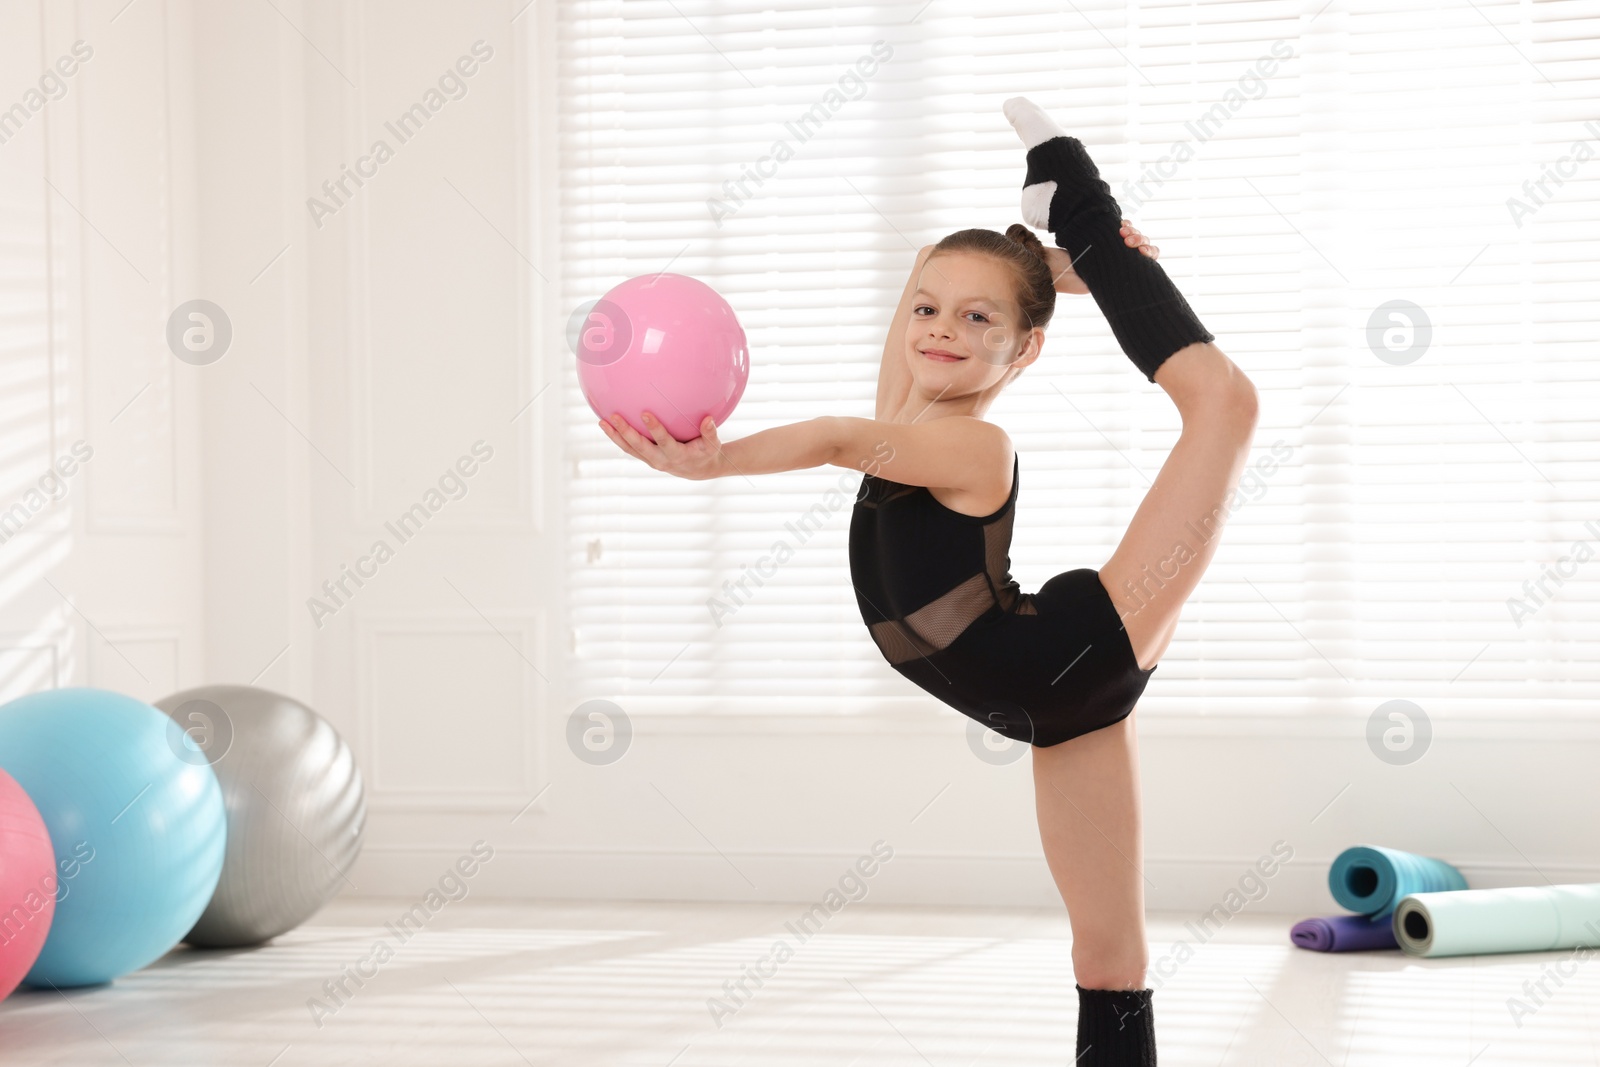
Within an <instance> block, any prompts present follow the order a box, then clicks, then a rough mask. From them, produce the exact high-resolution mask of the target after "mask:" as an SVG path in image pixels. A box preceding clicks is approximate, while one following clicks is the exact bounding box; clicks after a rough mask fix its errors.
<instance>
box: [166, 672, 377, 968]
mask: <svg viewBox="0 0 1600 1067" xmlns="http://www.w3.org/2000/svg"><path fill="white" fill-rule="evenodd" d="M156 707H158V708H160V709H161V710H162V711H164V712H166V714H167V716H168V717H169V718H171V719H172V720H173V722H174V724H175V726H174V730H173V731H172V738H173V742H172V743H173V747H174V751H176V752H178V754H179V756H180V757H181V758H186V759H190V760H200V759H204V760H206V761H207V762H209V763H210V764H211V768H212V770H213V771H215V772H216V775H217V781H218V782H220V783H221V785H222V798H223V802H224V804H225V805H226V807H227V812H228V831H227V848H226V851H225V852H224V854H223V859H222V880H221V881H219V882H218V883H217V890H216V892H215V893H213V894H212V896H211V903H210V904H209V905H207V906H206V910H205V911H204V912H202V913H201V915H200V918H199V920H198V921H197V922H196V923H195V924H194V929H192V930H190V931H189V932H188V934H187V935H185V936H184V940H185V941H187V942H188V943H189V944H191V945H196V946H199V947H202V948H235V947H240V946H244V945H257V944H260V943H261V942H263V941H266V940H267V939H268V938H272V937H276V936H277V935H278V934H281V933H283V932H284V931H286V930H292V929H294V928H295V927H296V926H298V925H300V924H301V923H302V922H304V921H305V920H307V919H309V918H310V917H311V916H312V915H313V914H315V913H316V912H317V910H318V909H320V908H321V907H322V906H323V905H324V904H326V903H327V902H328V901H329V900H330V899H332V898H333V895H334V894H335V893H337V892H338V891H339V888H340V887H341V886H343V885H345V884H346V879H345V875H346V873H347V872H348V871H349V870H350V866H351V864H353V863H355V860H356V856H357V855H359V854H360V852H361V837H362V833H363V831H364V830H365V828H366V814H367V808H366V801H365V799H364V797H363V795H362V788H361V771H360V769H359V768H357V767H356V761H355V756H354V755H353V754H352V753H351V751H350V746H349V745H347V744H345V742H344V738H342V737H340V736H339V732H338V731H337V730H335V729H334V728H333V726H332V725H330V724H329V722H328V721H327V720H326V719H324V718H323V717H322V716H320V715H318V714H317V713H316V712H314V711H312V710H311V709H310V708H308V707H306V706H305V705H304V704H302V703H300V702H299V701H297V700H293V699H291V698H289V697H286V696H284V695H283V694H281V693H273V692H269V691H268V690H265V689H257V688H255V687H254V686H248V685H205V686H200V687H198V688H196V689H185V690H183V691H181V692H177V693H173V694H172V695H171V696H169V697H166V698H165V699H163V700H160V701H157V702H156ZM185 733H187V734H188V735H189V737H190V738H191V739H192V740H193V742H194V746H196V747H198V749H199V751H198V752H196V751H195V747H191V746H190V745H188V744H185V743H184V742H183V739H182V735H183V734H185Z"/></svg>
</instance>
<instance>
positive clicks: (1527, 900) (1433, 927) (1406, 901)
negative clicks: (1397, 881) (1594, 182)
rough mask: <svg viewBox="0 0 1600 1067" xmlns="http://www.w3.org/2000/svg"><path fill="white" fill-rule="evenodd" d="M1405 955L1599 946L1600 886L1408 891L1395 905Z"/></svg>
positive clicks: (1397, 935)
mask: <svg viewBox="0 0 1600 1067" xmlns="http://www.w3.org/2000/svg"><path fill="white" fill-rule="evenodd" d="M1393 923H1394V935H1395V940H1397V941H1398V942H1399V943H1400V949H1401V951H1403V952H1404V953H1405V954H1406V955H1408V956H1467V955H1476V954H1478V953H1486V952H1544V951H1548V950H1550V949H1557V948H1578V947H1579V946H1585V945H1586V946H1590V947H1597V946H1600V884H1595V885H1541V886H1534V885H1522V886H1514V887H1511V888H1509V889H1465V890H1460V891H1457V892H1439V893H1413V894H1409V895H1407V896H1406V897H1404V898H1402V899H1401V900H1400V902H1399V906H1398V907H1397V908H1396V909H1395V912H1394V917H1393Z"/></svg>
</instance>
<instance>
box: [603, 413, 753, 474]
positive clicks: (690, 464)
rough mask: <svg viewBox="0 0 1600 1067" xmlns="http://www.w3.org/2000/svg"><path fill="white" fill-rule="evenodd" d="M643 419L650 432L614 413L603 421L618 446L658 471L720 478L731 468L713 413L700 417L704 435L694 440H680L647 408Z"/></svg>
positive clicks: (701, 430) (642, 416)
mask: <svg viewBox="0 0 1600 1067" xmlns="http://www.w3.org/2000/svg"><path fill="white" fill-rule="evenodd" d="M640 419H641V420H642V421H643V422H644V426H645V429H646V430H647V431H649V433H650V436H649V437H645V436H644V435H643V434H641V433H640V432H639V431H638V430H635V429H634V428H633V426H632V425H631V424H630V423H629V422H628V420H627V419H625V418H623V417H622V416H621V415H619V414H615V413H613V414H612V416H611V420H610V421H609V422H608V421H606V420H604V419H602V420H601V421H600V428H601V429H603V430H604V431H605V432H606V436H607V437H609V438H611V439H612V440H613V441H615V442H616V443H617V447H618V448H620V449H622V450H623V451H624V452H626V453H628V454H629V455H630V456H633V457H634V458H635V459H640V460H643V461H644V462H645V463H648V464H649V465H650V466H651V467H652V468H654V469H655V470H658V471H665V472H666V473H668V474H671V475H675V476H677V477H679V478H687V479H689V480H690V481H692V482H703V481H707V480H709V479H711V478H720V477H721V476H723V475H724V474H726V473H728V471H727V458H726V457H725V456H724V455H723V454H722V444H721V442H720V441H718V440H717V424H716V423H715V422H714V421H713V420H712V418H711V416H710V415H707V416H706V417H705V418H704V419H701V420H700V436H699V437H696V438H694V439H693V440H690V441H679V440H677V439H676V438H674V437H673V436H672V435H671V434H670V433H668V432H667V428H666V427H665V426H663V425H661V421H660V420H659V419H657V418H656V417H655V416H654V415H652V414H650V412H648V411H646V412H644V413H643V414H642V415H641V416H640Z"/></svg>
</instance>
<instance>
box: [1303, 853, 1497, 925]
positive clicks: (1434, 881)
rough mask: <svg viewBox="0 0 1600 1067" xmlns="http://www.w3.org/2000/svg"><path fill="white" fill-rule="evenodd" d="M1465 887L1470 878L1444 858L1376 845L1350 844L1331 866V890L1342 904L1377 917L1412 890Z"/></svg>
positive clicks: (1427, 890) (1349, 908)
mask: <svg viewBox="0 0 1600 1067" xmlns="http://www.w3.org/2000/svg"><path fill="white" fill-rule="evenodd" d="M1465 888H1467V880H1466V879H1465V878H1463V877H1462V875H1461V872H1460V871H1458V870H1456V869H1455V868H1454V867H1452V866H1450V865H1449V864H1448V863H1446V862H1444V860H1436V859H1433V858H1432V857H1430V856H1418V855H1416V854H1414V853H1411V852H1401V851H1400V850H1399V849H1395V848H1380V847H1378V846H1376V845H1357V846H1356V847H1354V848H1347V849H1345V850H1344V851H1343V852H1341V853H1339V855H1337V856H1335V857H1334V860H1333V865H1332V866H1331V867H1329V868H1328V891H1329V892H1331V893H1332V894H1333V899H1334V900H1337V901H1338V902H1339V906H1340V907H1341V908H1345V909H1347V910H1349V911H1353V912H1357V913H1359V914H1361V915H1370V916H1373V917H1375V918H1376V917H1379V916H1383V915H1388V914H1390V913H1391V912H1393V911H1394V908H1395V905H1396V904H1398V903H1400V898H1401V897H1404V896H1408V895H1410V894H1412V893H1437V892H1443V891H1445V890H1452V889H1465Z"/></svg>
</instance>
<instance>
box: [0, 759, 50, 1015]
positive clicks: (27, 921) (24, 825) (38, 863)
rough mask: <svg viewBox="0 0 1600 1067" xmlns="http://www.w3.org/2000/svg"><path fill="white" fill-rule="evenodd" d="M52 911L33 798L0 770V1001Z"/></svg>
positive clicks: (31, 956)
mask: <svg viewBox="0 0 1600 1067" xmlns="http://www.w3.org/2000/svg"><path fill="white" fill-rule="evenodd" d="M55 914H56V850H55V848H54V847H53V846H52V845H51V844H50V831H49V830H47V829H45V825H44V818H43V817H42V816H41V815H40V814H39V809H38V808H36V807H34V806H33V800H32V799H31V798H30V797H29V796H28V794H27V792H26V791H24V790H23V788H22V786H20V785H18V784H17V780H16V779H15V778H13V777H11V775H9V774H7V773H6V772H5V771H4V770H0V1000H4V999H5V998H6V997H7V996H9V995H10V993H11V991H12V990H13V989H15V988H17V983H18V982H21V981H22V977H23V975H25V974H27V973H28V971H29V970H31V969H32V967H33V963H34V961H35V960H37V959H38V958H39V950H40V949H42V948H44V939H45V937H46V936H47V935H48V934H49V933H50V922H51V920H52V919H54V918H55Z"/></svg>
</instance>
